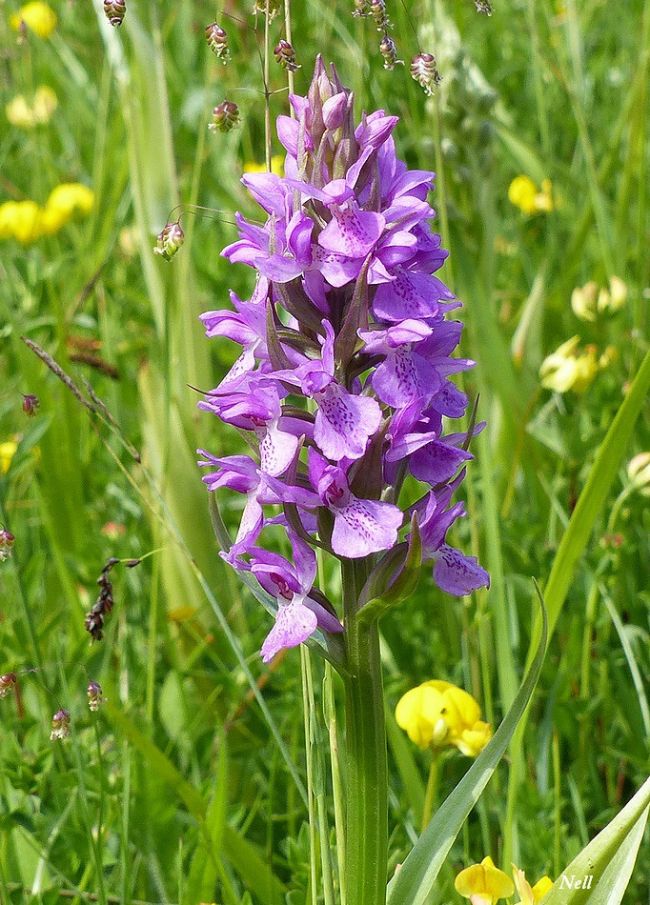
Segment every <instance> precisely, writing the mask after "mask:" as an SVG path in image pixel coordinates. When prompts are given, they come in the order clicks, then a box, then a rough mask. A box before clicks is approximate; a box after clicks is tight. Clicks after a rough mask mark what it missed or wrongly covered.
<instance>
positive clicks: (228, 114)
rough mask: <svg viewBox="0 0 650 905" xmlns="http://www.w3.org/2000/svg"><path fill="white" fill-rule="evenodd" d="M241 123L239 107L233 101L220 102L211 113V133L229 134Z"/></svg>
mask: <svg viewBox="0 0 650 905" xmlns="http://www.w3.org/2000/svg"><path fill="white" fill-rule="evenodd" d="M240 121H241V116H240V114H239V107H238V106H237V104H235V103H234V102H233V101H227V100H226V101H222V102H221V103H220V104H217V106H216V107H215V108H214V110H213V111H212V122H211V123H210V124H209V126H208V129H210V131H211V132H230V131H231V129H234V128H235V126H238V125H239V123H240Z"/></svg>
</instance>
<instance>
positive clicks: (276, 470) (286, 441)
mask: <svg viewBox="0 0 650 905" xmlns="http://www.w3.org/2000/svg"><path fill="white" fill-rule="evenodd" d="M298 445H299V441H298V438H297V437H294V436H293V435H292V434H286V433H285V432H284V431H281V430H278V428H277V422H276V423H275V424H269V426H268V428H267V430H266V433H265V435H264V437H263V438H262V439H261V440H260V467H261V469H262V471H263V472H265V473H266V474H270V475H272V476H273V477H276V478H277V477H279V476H280V475H281V474H284V472H285V471H286V470H287V468H288V467H289V466H290V465H291V463H292V462H293V460H294V459H295V457H296V453H297V451H298Z"/></svg>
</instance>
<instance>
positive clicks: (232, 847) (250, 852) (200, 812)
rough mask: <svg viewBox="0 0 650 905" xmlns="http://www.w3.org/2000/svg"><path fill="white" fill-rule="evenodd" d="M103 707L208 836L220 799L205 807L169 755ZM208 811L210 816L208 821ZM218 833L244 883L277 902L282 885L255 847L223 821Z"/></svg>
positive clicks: (109, 707)
mask: <svg viewBox="0 0 650 905" xmlns="http://www.w3.org/2000/svg"><path fill="white" fill-rule="evenodd" d="M104 706H105V710H106V714H107V716H108V718H109V719H110V721H111V722H112V723H113V725H114V726H115V728H116V729H118V730H119V732H121V734H122V735H123V736H124V737H125V738H126V739H127V740H128V741H129V742H130V743H131V744H132V745H133V747H134V748H136V749H137V750H138V751H139V752H140V754H141V755H142V757H143V758H144V760H145V762H146V764H147V769H148V770H150V771H151V772H152V773H155V774H156V776H157V777H158V779H160V780H162V781H163V782H164V783H166V784H167V785H168V786H169V787H170V788H172V789H173V790H174V791H175V792H176V794H177V795H178V796H179V798H180V799H181V800H182V801H183V803H184V804H185V807H186V808H187V809H188V811H189V812H190V814H191V815H192V816H193V817H194V819H195V820H196V821H197V822H198V823H199V825H200V827H201V831H202V832H203V833H205V834H207V836H208V838H209V837H210V833H211V831H212V830H214V828H215V827H216V825H217V821H218V820H219V819H220V818H219V816H218V808H219V806H220V804H219V802H217V803H216V804H215V811H213V812H212V813H211V808H208V805H207V802H206V801H205V799H204V797H203V795H202V794H201V792H199V790H198V789H196V788H195V787H194V786H193V785H192V784H191V783H189V782H188V781H187V780H186V779H184V777H183V776H182V774H181V773H180V771H179V770H177V768H176V767H175V766H174V764H173V763H172V762H171V761H170V760H169V758H168V757H167V756H166V755H165V754H163V752H162V751H161V750H160V748H158V747H157V746H156V745H155V744H154V743H153V742H152V741H151V739H150V738H148V737H147V736H146V735H144V733H142V732H141V731H140V729H138V727H137V726H136V724H135V723H134V722H133V720H131V719H130V718H129V717H128V716H127V715H126V714H125V713H122V711H121V710H120V709H119V708H117V707H115V706H114V705H113V704H111V703H110V701H107V702H106V704H105V705H104ZM210 814H211V819H210V820H208V815H210ZM221 832H222V840H221V851H222V853H223V856H224V858H226V859H227V860H228V861H229V862H230V863H231V864H232V866H233V867H234V868H235V870H236V871H237V873H238V874H239V876H240V877H241V879H242V880H243V882H244V883H245V884H246V885H247V886H249V887H250V889H251V890H252V891H253V892H254V893H255V895H256V896H258V897H259V899H260V900H261V901H262V902H263V903H265V905H279V903H280V901H281V896H282V894H283V892H284V887H283V885H282V883H281V882H280V881H279V880H278V878H277V877H276V876H275V875H274V874H273V872H272V870H271V869H270V867H269V866H268V864H267V863H266V862H265V861H264V860H263V859H262V858H261V857H260V855H259V854H258V852H257V849H256V848H255V846H254V845H251V843H250V842H248V841H247V840H246V839H244V837H243V836H241V834H240V833H238V832H237V830H235V829H233V828H232V827H230V826H228V825H227V824H225V823H224V824H223V826H222V828H221Z"/></svg>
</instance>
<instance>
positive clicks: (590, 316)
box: [571, 276, 627, 321]
mask: <svg viewBox="0 0 650 905" xmlns="http://www.w3.org/2000/svg"><path fill="white" fill-rule="evenodd" d="M626 301H627V285H626V284H625V283H624V282H623V280H621V279H620V278H619V277H617V276H613V277H610V280H609V288H606V287H604V286H599V285H598V283H596V282H594V280H590V281H589V282H588V283H585V285H584V286H578V287H577V288H576V289H574V290H573V292H572V293H571V307H572V309H573V313H574V314H575V316H576V317H579V318H580V320H582V321H595V320H596V318H597V316H598V315H599V314H603V313H608V314H614V313H615V312H616V311H619V310H620V309H621V308H622V307H623V306H624V305H625V303H626Z"/></svg>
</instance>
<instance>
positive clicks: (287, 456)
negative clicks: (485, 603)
mask: <svg viewBox="0 0 650 905" xmlns="http://www.w3.org/2000/svg"><path fill="white" fill-rule="evenodd" d="M290 102H291V105H292V108H293V111H294V114H295V117H294V118H291V117H288V116H280V117H278V121H277V131H278V137H279V139H280V142H281V144H282V145H283V146H284V148H285V150H286V159H285V167H284V176H277V175H275V174H272V173H261V174H248V175H246V176H244V177H243V179H242V182H243V183H244V185H245V187H246V188H247V189H248V191H249V193H250V195H251V196H252V198H253V200H254V201H255V202H256V203H257V205H259V207H260V208H261V209H262V211H263V212H264V218H263V219H262V220H248V219H247V218H246V217H245V216H243V215H242V214H237V226H238V238H237V240H236V241H235V242H233V243H231V244H230V245H228V246H227V248H225V249H224V251H223V254H224V256H225V257H227V258H228V259H229V260H230V261H231V262H232V263H240V264H245V265H247V266H248V267H250V268H252V269H253V270H254V271H255V273H256V275H257V279H256V285H255V289H254V291H253V294H252V296H251V297H250V299H248V300H247V301H242V300H241V299H239V298H238V297H237V296H236V295H234V294H232V295H231V301H232V305H233V308H234V310H231V309H224V310H217V311H209V312H206V313H205V314H204V315H202V318H201V319H202V321H203V324H204V326H205V329H206V335H207V336H208V337H226V338H228V339H229V340H232V341H234V342H235V343H238V344H239V346H240V347H241V349H242V352H241V355H240V356H239V358H238V359H237V361H236V362H235V364H234V365H233V367H232V368H231V369H230V371H229V372H228V373H227V374H226V375H225V376H224V378H223V379H222V381H221V383H220V384H219V386H217V387H215V388H214V389H213V390H212V391H210V392H209V393H206V394H205V396H204V399H203V400H202V401H201V402H200V403H199V405H200V407H201V408H202V409H204V410H206V411H209V412H211V413H213V414H214V415H216V416H217V417H218V418H220V419H221V420H222V421H223V422H225V423H227V424H230V425H232V426H233V427H235V428H237V429H239V430H240V431H245V432H248V434H249V437H250V439H251V445H252V446H253V447H254V448H255V449H256V450H257V455H252V456H251V455H236V456H221V457H219V456H214V455H212V454H211V453H208V452H205V451H203V450H201V455H202V459H201V462H200V464H201V466H202V467H203V468H205V469H206V472H205V474H204V477H203V480H204V482H205V484H206V486H207V487H208V489H209V490H212V491H217V490H220V489H222V488H224V489H228V490H230V491H234V492H235V493H239V494H242V495H244V498H245V499H244V508H243V514H242V517H241V523H240V527H239V530H238V532H237V536H236V539H235V543H234V545H233V546H232V547H231V548H230V550H228V551H227V552H224V554H223V555H224V557H225V558H226V559H227V561H228V562H230V563H231V565H233V566H234V567H235V568H236V569H238V570H240V571H241V572H246V573H249V574H250V575H252V576H254V577H255V579H256V580H257V581H258V583H259V584H260V586H261V588H262V589H263V590H264V591H265V592H266V593H267V594H268V595H271V597H272V598H274V599H275V601H277V607H278V609H277V615H276V621H275V625H274V626H273V628H272V629H271V631H270V633H269V635H268V636H267V638H266V640H265V642H264V645H263V647H262V656H263V659H264V661H265V662H266V661H268V660H270V659H271V658H272V657H273V656H274V655H275V654H276V653H277V652H278V651H280V650H282V649H284V648H289V647H294V646H296V645H298V644H301V643H303V642H304V641H306V640H307V639H308V638H310V636H312V635H313V634H314V633H315V632H317V631H320V632H321V633H324V636H325V639H327V637H328V635H329V634H330V633H332V634H336V633H339V632H341V631H343V626H342V624H341V622H340V621H339V618H338V616H337V615H336V612H335V609H334V607H333V606H332V604H331V603H330V602H329V601H328V600H327V599H326V598H325V597H324V595H323V594H322V592H321V591H320V590H319V589H318V587H317V586H316V557H315V553H314V549H313V548H314V547H315V546H319V547H320V548H322V549H323V550H324V551H325V553H326V554H327V553H328V554H330V555H331V556H334V557H336V558H338V559H339V560H341V561H342V562H346V561H349V560H362V561H363V562H364V563H365V574H368V575H370V578H369V582H370V586H371V588H372V593H373V594H374V595H375V597H376V596H377V594H379V596H381V587H379V585H377V582H380V581H381V580H384V581H385V582H389V583H391V584H393V583H394V582H395V580H396V573H395V569H397V570H399V569H400V568H402V566H403V565H404V562H405V560H404V556H403V555H402V556H401V559H400V557H399V556H398V555H397V554H398V553H399V551H400V550H404V549H406V548H407V547H409V548H410V547H411V546H412V545H413V542H414V538H415V537H417V538H419V540H418V547H417V549H418V550H420V549H421V551H422V558H424V559H427V560H430V561H432V562H433V564H434V579H435V581H436V583H437V584H438V586H439V587H440V588H441V589H442V590H443V591H445V592H447V593H449V594H453V595H455V596H463V595H465V594H469V593H472V592H473V591H475V590H476V589H478V588H481V587H485V586H487V585H488V584H489V577H488V574H487V573H486V572H485V570H484V569H482V568H481V566H480V565H479V564H478V562H477V561H476V559H474V558H473V557H468V556H465V555H464V554H463V553H461V552H460V551H458V550H456V549H455V548H454V547H452V546H450V545H449V544H447V542H446V536H447V532H448V531H449V529H450V528H451V526H452V524H453V523H454V522H455V521H456V519H458V518H459V517H460V516H462V515H464V513H465V510H464V506H463V503H462V502H456V503H453V502H452V497H453V495H454V493H455V492H456V491H457V490H458V488H459V487H460V485H461V483H462V480H463V478H464V475H465V465H466V463H467V462H468V461H469V460H470V459H471V458H472V455H471V453H470V452H469V451H468V446H469V442H470V440H471V436H468V435H467V432H464V431H456V432H453V431H450V430H449V429H448V428H447V427H446V423H445V419H447V418H460V417H462V416H463V415H464V414H465V412H466V410H467V405H468V400H467V397H466V396H465V394H464V393H462V392H461V391H460V390H459V389H458V388H457V387H456V386H455V385H454V383H453V379H452V378H453V376H454V375H455V374H457V373H458V372H460V371H464V370H466V369H467V368H470V367H472V365H473V362H472V361H469V360H467V359H464V358H459V357H454V353H455V351H456V349H457V347H458V344H459V342H460V337H461V332H462V324H461V323H460V322H459V321H454V320H448V319H447V316H448V314H449V313H450V312H451V311H453V310H454V309H456V308H458V307H459V306H460V303H459V302H458V301H457V300H456V299H455V298H454V296H453V294H452V293H451V292H450V290H449V289H448V288H447V287H446V286H445V285H444V283H443V282H441V280H440V279H439V278H438V277H437V276H436V275H435V274H436V272H437V271H438V270H439V269H440V268H441V267H442V266H443V264H444V262H445V259H446V257H447V252H446V251H445V250H444V249H442V248H441V247H440V237H439V236H438V235H436V234H435V233H433V232H432V231H431V227H430V221H431V220H432V218H433V217H434V211H433V209H432V208H431V207H430V205H429V203H428V200H427V198H428V194H429V192H430V190H431V188H432V185H433V178H434V174H433V173H430V172H428V171H424V170H409V169H408V168H407V166H406V164H405V163H403V162H402V161H400V160H399V159H398V158H397V155H396V153H395V144H394V141H393V138H392V133H393V130H394V129H395V126H396V125H397V122H398V120H397V117H395V116H389V115H387V114H386V113H385V112H384V111H383V110H378V111H376V112H374V113H371V114H369V115H363V116H362V118H361V122H360V123H358V124H356V125H355V123H354V121H353V97H352V94H351V92H350V91H348V90H347V89H346V88H344V87H343V85H342V84H341V82H340V80H339V78H338V75H337V73H336V71H335V70H334V67H332V68H331V70H330V71H329V72H328V70H327V69H326V67H325V66H324V64H323V62H322V60H321V59H320V58H319V59H318V60H317V62H316V68H315V71H314V76H313V79H312V82H311V85H310V87H309V91H308V93H307V96H305V97H300V96H297V95H292V96H291V97H290ZM481 427H482V425H478V426H474V427H473V428H472V433H476V432H477V431H478V430H480V429H481ZM405 498H408V501H407V500H406V499H405ZM413 500H416V502H415V503H413ZM413 524H416V525H417V533H415V529H413V527H412V525H413ZM278 532H280V534H284V535H285V537H286V539H287V540H288V547H287V549H288V548H289V547H290V549H291V553H290V555H287V552H286V550H285V549H284V548H282V553H280V552H273V551H272V550H269V549H267V543H268V542H267V540H266V539H267V537H268V538H269V540H270V539H271V538H272V535H273V533H275V538H276V542H277V537H278ZM404 542H406V543H404ZM279 549H280V548H279ZM391 557H392V558H391ZM382 563H385V564H386V566H385V567H384V568H383V569H382ZM373 576H378V577H377V579H376V581H375V580H374V579H373ZM373 581H374V583H373ZM377 587H379V591H378V590H377ZM369 593H370V592H369ZM361 605H363V604H361Z"/></svg>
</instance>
